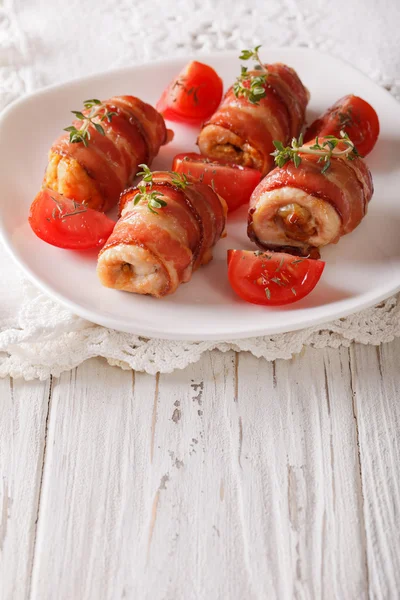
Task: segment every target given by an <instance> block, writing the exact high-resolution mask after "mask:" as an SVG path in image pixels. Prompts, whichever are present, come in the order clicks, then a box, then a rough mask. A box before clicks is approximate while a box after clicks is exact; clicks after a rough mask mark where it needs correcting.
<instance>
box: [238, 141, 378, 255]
mask: <svg viewBox="0 0 400 600" xmlns="http://www.w3.org/2000/svg"><path fill="white" fill-rule="evenodd" d="M320 142H322V140H320ZM308 146H311V144H306V145H305V147H308ZM299 157H300V158H301V163H300V164H299V165H298V166H297V167H296V166H295V164H294V162H293V161H289V162H286V164H284V165H283V166H282V167H277V168H276V169H274V170H273V171H271V172H270V173H269V174H268V175H267V176H266V177H265V178H264V179H263V180H262V181H261V183H260V184H259V185H258V186H257V187H256V189H255V190H254V192H253V194H252V196H251V199H250V208H249V220H248V235H249V237H250V239H251V240H253V241H254V242H255V243H256V244H257V245H258V246H259V247H260V248H263V249H266V250H280V251H285V252H289V253H291V254H296V255H299V256H307V255H310V256H311V257H313V258H318V257H319V251H318V249H319V248H320V247H321V246H326V245H327V244H336V243H337V242H338V240H339V238H340V237H341V236H342V235H345V234H346V233H350V232H351V231H353V229H355V228H356V227H357V225H358V224H359V223H360V221H361V220H362V218H363V217H364V216H365V214H366V212H367V208H368V202H369V201H370V199H371V197H372V194H373V183H372V177H371V173H370V171H369V169H368V167H367V165H366V163H365V162H364V161H363V160H362V159H361V158H359V157H357V156H354V155H353V156H351V157H350V158H351V160H348V158H349V157H348V156H345V155H343V156H339V157H334V156H333V157H331V159H330V162H329V168H326V167H325V169H324V168H323V164H324V163H321V155H318V154H316V155H314V154H303V153H299Z"/></svg>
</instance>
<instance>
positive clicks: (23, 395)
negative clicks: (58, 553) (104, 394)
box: [0, 378, 50, 600]
mask: <svg viewBox="0 0 400 600" xmlns="http://www.w3.org/2000/svg"><path fill="white" fill-rule="evenodd" d="M49 392H50V382H47V383H46V382H40V381H31V382H29V383H26V382H23V381H13V380H12V379H10V378H6V379H0V598H1V599H4V600H22V599H24V598H28V596H29V589H30V578H31V569H32V562H33V555H34V551H35V538H36V521H37V515H38V512H39V495H40V487H41V481H42V466H43V454H44V448H45V440H46V419H47V414H48V404H49V395H50V394H49Z"/></svg>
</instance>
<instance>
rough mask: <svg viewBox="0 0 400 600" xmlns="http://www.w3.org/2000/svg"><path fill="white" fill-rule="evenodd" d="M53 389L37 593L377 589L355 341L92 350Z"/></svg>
mask: <svg viewBox="0 0 400 600" xmlns="http://www.w3.org/2000/svg"><path fill="white" fill-rule="evenodd" d="M52 398H53V399H52V409H51V413H50V419H49V433H48V444H47V453H46V464H45V469H44V478H43V487H42V500H41V504H40V515H39V522H38V533H37V544H36V547H37V552H36V555H35V561H34V568H33V578H32V592H33V593H32V598H34V599H38V600H39V599H40V600H46V599H47V598H48V599H50V598H53V597H54V594H57V598H58V599H59V600H62V599H63V598H65V599H67V598H68V599H69V598H78V597H79V598H96V600H103V599H106V600H108V599H114V598H116V597H124V596H125V597H127V598H130V597H132V598H140V599H141V600H142V599H147V598H148V599H151V600H157V599H158V598H160V599H161V598H163V599H164V598H168V599H169V598H171V599H172V598H173V599H174V600H175V599H176V600H179V599H181V598H182V599H183V598H185V599H186V598H188V597H190V598H192V597H193V598H200V599H203V598H204V599H206V598H207V599H214V598H230V599H232V600H235V599H238V600H239V599H240V600H242V599H243V598H246V599H247V598H248V599H252V598H260V597H268V598H279V599H281V598H292V597H323V596H325V597H332V595H334V597H351V598H353V597H357V598H362V597H366V595H367V585H368V579H367V568H366V546H365V526H364V522H363V512H362V503H363V499H362V495H361V491H362V482H361V479H360V470H359V455H358V452H357V428H356V423H355V421H354V418H353V406H352V396H351V385H350V369H349V353H348V350H346V349H341V350H339V351H337V350H324V351H320V350H312V349H307V350H306V351H305V352H304V353H303V354H302V355H301V356H299V357H297V358H295V359H293V360H292V361H277V363H276V364H271V363H267V362H265V361H264V360H262V359H256V358H255V357H254V356H251V355H249V354H241V355H240V358H239V357H238V356H237V355H235V354H234V353H232V352H231V353H227V354H221V353H219V352H213V353H210V354H206V355H204V356H203V357H202V359H201V361H199V362H198V363H196V364H195V365H191V366H190V367H188V368H187V369H185V370H184V371H176V372H174V373H172V374H169V375H161V376H159V377H150V376H148V375H145V374H136V376H135V377H134V379H132V373H131V372H129V371H127V372H123V371H120V370H119V369H116V368H112V367H109V366H108V365H106V364H105V363H104V361H101V360H91V361H88V362H87V363H85V364H84V365H82V366H81V367H79V368H78V369H77V371H76V372H74V373H71V374H64V375H63V376H62V377H61V378H60V380H59V382H58V383H57V385H56V386H55V389H54V391H53V396H52Z"/></svg>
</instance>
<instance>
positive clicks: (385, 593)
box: [351, 339, 400, 598]
mask: <svg viewBox="0 0 400 600" xmlns="http://www.w3.org/2000/svg"><path fill="white" fill-rule="evenodd" d="M399 356H400V340H399V339H397V340H395V341H394V342H392V343H390V344H383V345H382V346H381V347H379V348H375V347H373V346H366V347H362V346H355V347H354V348H353V349H352V353H351V358H352V373H353V382H352V385H353V391H354V415H355V419H356V422H357V429H358V443H359V454H360V464H361V474H362V492H363V497H364V514H365V530H366V540H367V559H368V576H369V585H370V595H371V598H396V597H398V595H399V589H400V547H399V535H398V531H399V511H400V483H399V481H400V440H399V432H400V402H399V401H400V379H399Z"/></svg>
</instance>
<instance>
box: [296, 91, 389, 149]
mask: <svg viewBox="0 0 400 600" xmlns="http://www.w3.org/2000/svg"><path fill="white" fill-rule="evenodd" d="M341 130H343V131H345V132H346V133H347V134H348V136H349V138H350V139H351V141H352V142H353V143H354V144H355V146H356V148H357V150H358V152H359V153H360V154H361V156H366V155H367V154H369V153H370V152H371V150H372V148H373V147H374V146H375V144H376V140H377V139H378V136H379V119H378V115H377V114H376V112H375V110H374V109H373V108H372V106H371V105H370V104H368V102H366V101H365V100H363V99H362V98H359V97H358V96H353V95H349V96H344V98H341V99H340V100H338V101H337V102H336V104H334V105H333V106H331V107H330V108H328V110H327V111H326V112H325V113H324V114H323V115H321V116H320V117H319V118H318V119H316V120H315V121H314V122H313V123H312V124H311V125H310V126H309V127H308V128H307V131H306V133H305V135H304V141H305V142H309V141H312V140H314V139H315V138H316V136H320V137H323V136H324V135H334V136H336V137H339V135H340V131H341Z"/></svg>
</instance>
